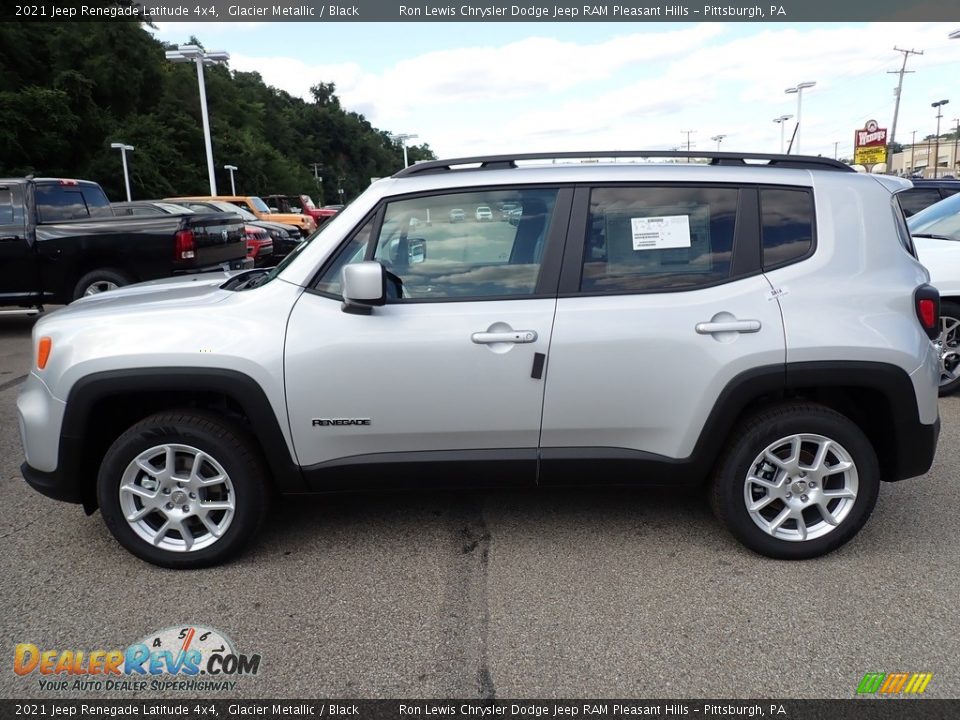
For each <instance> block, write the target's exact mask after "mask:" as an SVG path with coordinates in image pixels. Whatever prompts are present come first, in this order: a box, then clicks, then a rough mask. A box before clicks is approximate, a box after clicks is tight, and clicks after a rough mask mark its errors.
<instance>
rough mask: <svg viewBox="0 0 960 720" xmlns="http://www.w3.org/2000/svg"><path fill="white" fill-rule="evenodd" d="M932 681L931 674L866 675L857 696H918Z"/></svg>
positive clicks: (858, 688) (858, 687) (859, 686)
mask: <svg viewBox="0 0 960 720" xmlns="http://www.w3.org/2000/svg"><path fill="white" fill-rule="evenodd" d="M932 679H933V673H905V672H902V673H867V674H866V675H864V676H863V680H861V681H860V684H859V685H858V686H857V694H858V695H874V694H877V695H897V694H899V693H903V694H905V695H919V694H921V693H922V692H923V691H924V690H926V689H927V685H929V684H930V680H932Z"/></svg>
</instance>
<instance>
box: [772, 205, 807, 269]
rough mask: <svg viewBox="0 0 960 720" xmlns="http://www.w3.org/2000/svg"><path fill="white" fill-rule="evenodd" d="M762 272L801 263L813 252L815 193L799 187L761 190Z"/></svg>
mask: <svg viewBox="0 0 960 720" xmlns="http://www.w3.org/2000/svg"><path fill="white" fill-rule="evenodd" d="M760 222H761V237H762V242H763V269H764V270H771V269H774V268H778V267H781V266H783V265H787V264H789V263H792V262H796V261H797V260H801V259H803V258H804V257H806V256H807V255H809V254H810V252H811V251H812V250H813V233H814V209H813V193H812V192H811V191H810V190H807V189H802V188H797V189H792V188H790V189H788V188H763V189H761V190H760Z"/></svg>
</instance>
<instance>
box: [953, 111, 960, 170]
mask: <svg viewBox="0 0 960 720" xmlns="http://www.w3.org/2000/svg"><path fill="white" fill-rule="evenodd" d="M953 121H954V122H955V123H956V124H957V133H956V135H954V136H953V167H954V169H956V167H957V159H958V158H957V140H960V118H954V119H953Z"/></svg>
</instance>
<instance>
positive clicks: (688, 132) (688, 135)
mask: <svg viewBox="0 0 960 720" xmlns="http://www.w3.org/2000/svg"><path fill="white" fill-rule="evenodd" d="M695 132H696V130H681V131H680V133H681V134H685V135H686V136H687V152H690V136H691V135H693V133H695ZM687 162H688V163H689V162H690V158H687Z"/></svg>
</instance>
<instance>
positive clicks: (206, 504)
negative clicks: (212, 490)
mask: <svg viewBox="0 0 960 720" xmlns="http://www.w3.org/2000/svg"><path fill="white" fill-rule="evenodd" d="M200 509H201V510H202V511H203V512H204V513H209V512H213V511H214V510H233V503H232V502H231V501H229V500H210V501H206V500H204V501H203V502H201V503H200Z"/></svg>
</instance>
